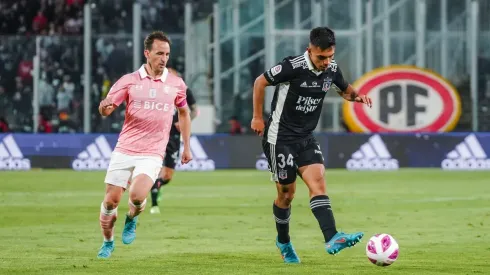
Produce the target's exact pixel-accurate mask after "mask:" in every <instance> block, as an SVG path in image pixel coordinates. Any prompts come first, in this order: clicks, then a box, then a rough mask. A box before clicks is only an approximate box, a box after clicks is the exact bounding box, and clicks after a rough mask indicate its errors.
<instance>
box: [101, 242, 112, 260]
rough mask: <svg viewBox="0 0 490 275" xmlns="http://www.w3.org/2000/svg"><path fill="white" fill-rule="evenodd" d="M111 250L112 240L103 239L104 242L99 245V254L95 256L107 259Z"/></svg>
mask: <svg viewBox="0 0 490 275" xmlns="http://www.w3.org/2000/svg"><path fill="white" fill-rule="evenodd" d="M112 251H114V241H110V242H106V241H104V243H103V244H102V246H101V247H100V250H99V254H97V258H99V259H107V258H109V257H110V256H111V254H112Z"/></svg>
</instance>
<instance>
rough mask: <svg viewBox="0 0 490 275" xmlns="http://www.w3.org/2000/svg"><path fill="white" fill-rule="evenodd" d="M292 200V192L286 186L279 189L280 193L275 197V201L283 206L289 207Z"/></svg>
mask: <svg viewBox="0 0 490 275" xmlns="http://www.w3.org/2000/svg"><path fill="white" fill-rule="evenodd" d="M293 199H294V190H293V189H292V188H289V187H287V186H282V187H281V192H279V194H278V196H277V200H278V201H279V202H280V203H281V204H282V205H285V206H289V205H291V203H292V202H293Z"/></svg>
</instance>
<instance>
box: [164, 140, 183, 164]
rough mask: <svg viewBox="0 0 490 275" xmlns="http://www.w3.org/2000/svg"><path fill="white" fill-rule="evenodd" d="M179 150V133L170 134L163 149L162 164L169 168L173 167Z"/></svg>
mask: <svg viewBox="0 0 490 275" xmlns="http://www.w3.org/2000/svg"><path fill="white" fill-rule="evenodd" d="M179 151H180V135H170V138H169V140H168V144H167V149H166V150H165V158H164V159H163V166H165V167H168V168H170V169H175V166H176V165H177V163H178V161H179Z"/></svg>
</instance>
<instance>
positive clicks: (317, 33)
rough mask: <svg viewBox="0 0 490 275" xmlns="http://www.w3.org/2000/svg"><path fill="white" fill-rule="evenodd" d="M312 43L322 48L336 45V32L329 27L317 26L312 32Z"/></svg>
mask: <svg viewBox="0 0 490 275" xmlns="http://www.w3.org/2000/svg"><path fill="white" fill-rule="evenodd" d="M310 43H311V45H313V46H316V47H319V48H320V49H321V50H325V49H328V48H330V47H332V46H335V33H334V32H333V31H332V30H331V29H329V28H327V27H317V28H314V29H312V30H311V32H310Z"/></svg>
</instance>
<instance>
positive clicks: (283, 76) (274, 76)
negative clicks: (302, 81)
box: [264, 58, 294, 86]
mask: <svg viewBox="0 0 490 275" xmlns="http://www.w3.org/2000/svg"><path fill="white" fill-rule="evenodd" d="M264 77H265V79H267V81H268V82H269V83H270V84H271V85H273V86H275V85H277V84H279V83H283V82H288V81H291V80H292V79H293V77H294V75H293V66H292V65H291V62H289V60H287V59H286V58H285V59H284V60H283V61H282V62H280V63H279V64H277V65H276V66H274V67H272V68H270V69H269V70H267V71H266V72H265V73H264Z"/></svg>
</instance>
